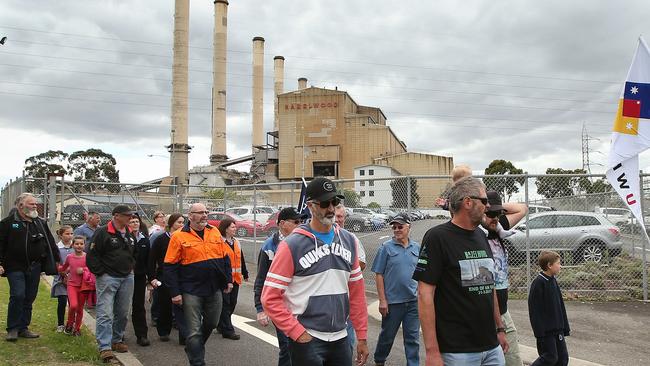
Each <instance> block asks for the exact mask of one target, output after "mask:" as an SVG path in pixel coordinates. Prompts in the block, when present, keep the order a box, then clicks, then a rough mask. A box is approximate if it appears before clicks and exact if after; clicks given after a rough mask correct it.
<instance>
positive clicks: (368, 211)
mask: <svg viewBox="0 0 650 366" xmlns="http://www.w3.org/2000/svg"><path fill="white" fill-rule="evenodd" d="M352 212H353V213H356V214H361V215H365V216H368V217H371V218H375V219H378V220H383V221H384V222H386V221H388V215H384V214H382V213H378V212H375V211H373V210H371V209H369V208H359V207H357V208H353V209H352Z"/></svg>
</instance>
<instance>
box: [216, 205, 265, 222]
mask: <svg viewBox="0 0 650 366" xmlns="http://www.w3.org/2000/svg"><path fill="white" fill-rule="evenodd" d="M226 212H228V213H232V214H235V215H238V216H241V217H243V218H244V219H245V220H250V221H253V220H256V221H257V222H266V221H267V220H268V219H269V216H271V214H272V213H266V212H264V211H262V210H261V209H259V208H257V207H256V208H253V206H241V207H231V208H229V209H227V210H226Z"/></svg>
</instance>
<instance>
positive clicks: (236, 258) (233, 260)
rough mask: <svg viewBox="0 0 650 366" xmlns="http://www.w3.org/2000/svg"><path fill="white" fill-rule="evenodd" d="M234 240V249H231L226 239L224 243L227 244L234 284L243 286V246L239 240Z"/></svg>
mask: <svg viewBox="0 0 650 366" xmlns="http://www.w3.org/2000/svg"><path fill="white" fill-rule="evenodd" d="M233 239H234V244H233V248H234V250H233V248H230V245H229V244H228V243H226V239H225V238H224V243H225V244H226V245H225V247H226V248H227V249H226V255H227V256H228V257H229V258H230V267H232V282H234V283H236V284H238V285H241V283H242V274H241V246H240V245H239V240H237V239H236V238H233Z"/></svg>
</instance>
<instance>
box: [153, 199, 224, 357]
mask: <svg viewBox="0 0 650 366" xmlns="http://www.w3.org/2000/svg"><path fill="white" fill-rule="evenodd" d="M188 217H189V222H188V223H187V224H186V225H185V226H184V227H183V228H182V229H180V230H178V231H176V232H174V234H172V237H171V240H170V241H169V247H168V248H167V254H166V255H165V266H164V272H163V281H164V282H165V283H166V284H167V287H168V288H169V293H170V295H171V296H172V302H173V303H174V304H176V305H182V306H183V312H184V314H185V322H186V324H187V338H186V340H185V353H186V354H187V358H188V360H189V363H190V365H192V366H194V365H201V366H202V365H205V342H206V341H207V340H208V338H209V337H210V334H212V331H213V330H214V328H215V327H216V326H217V322H218V320H219V315H220V314H221V306H222V301H223V300H222V293H221V292H222V291H223V292H224V293H229V292H230V291H231V290H232V287H233V285H232V269H231V267H230V258H228V255H227V254H226V252H227V247H226V244H225V243H224V241H223V238H222V237H221V234H220V233H219V230H217V228H215V227H213V226H211V225H208V221H207V219H208V210H207V209H206V208H205V205H203V204H202V203H195V204H193V205H192V206H190V211H189V213H188Z"/></svg>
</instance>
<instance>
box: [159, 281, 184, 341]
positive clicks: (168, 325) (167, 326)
mask: <svg viewBox="0 0 650 366" xmlns="http://www.w3.org/2000/svg"><path fill="white" fill-rule="evenodd" d="M156 292H157V293H158V320H157V321H156V330H157V331H158V335H159V336H168V335H169V334H170V333H171V331H172V317H173V318H175V319H176V325H177V326H178V338H179V340H181V339H182V340H185V338H186V337H187V327H186V326H185V315H183V307H181V306H179V305H174V304H173V303H172V297H171V295H170V293H169V288H168V287H167V286H165V284H164V283H163V284H162V285H160V286H159V287H158V288H157V289H156Z"/></svg>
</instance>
